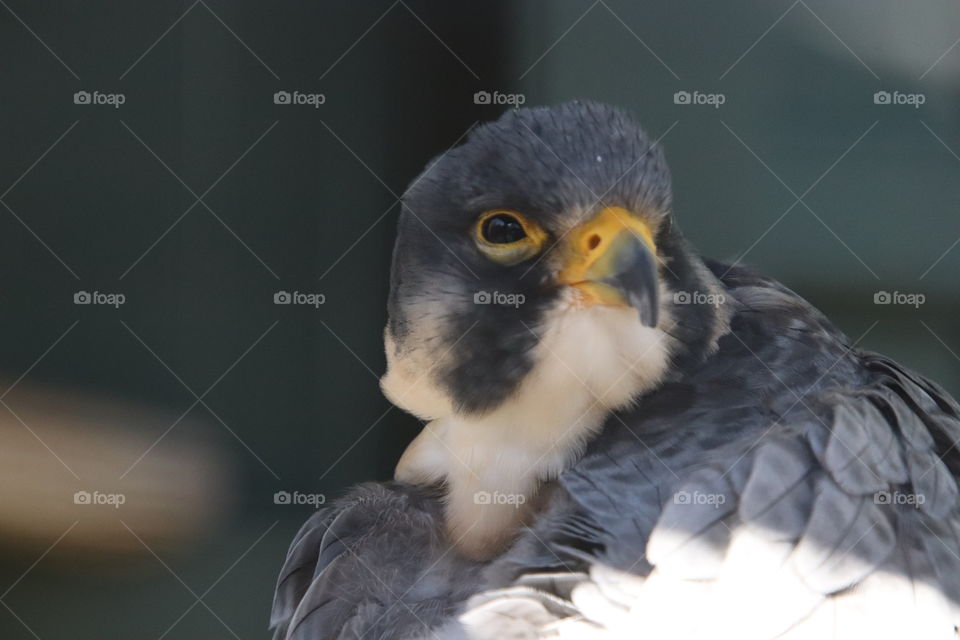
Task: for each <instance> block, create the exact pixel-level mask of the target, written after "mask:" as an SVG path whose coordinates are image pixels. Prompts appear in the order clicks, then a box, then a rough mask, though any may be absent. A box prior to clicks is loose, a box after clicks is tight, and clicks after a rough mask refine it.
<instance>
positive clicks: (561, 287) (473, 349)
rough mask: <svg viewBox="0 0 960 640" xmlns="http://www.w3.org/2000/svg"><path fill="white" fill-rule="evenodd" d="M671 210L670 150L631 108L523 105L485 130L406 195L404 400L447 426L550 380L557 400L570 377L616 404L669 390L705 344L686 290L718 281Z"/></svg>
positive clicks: (396, 336)
mask: <svg viewBox="0 0 960 640" xmlns="http://www.w3.org/2000/svg"><path fill="white" fill-rule="evenodd" d="M671 202H672V195H671V185H670V174H669V171H668V168H667V165H666V162H665V159H664V155H663V152H662V151H661V149H660V147H659V146H658V144H657V143H656V142H655V141H653V140H652V139H651V138H650V137H649V136H648V135H647V134H646V133H645V132H644V131H643V130H642V129H641V128H640V126H639V125H638V124H637V123H636V122H635V121H634V120H633V119H632V118H630V117H629V116H628V115H627V114H626V113H625V112H623V111H621V110H619V109H615V108H612V107H608V106H605V105H601V104H597V103H584V102H571V103H568V104H564V105H560V106H554V107H540V108H530V109H517V110H511V111H508V112H506V113H505V114H504V115H503V116H502V117H501V118H500V119H499V120H497V121H495V122H492V123H488V124H485V125H482V126H479V127H477V128H476V129H474V130H473V131H472V132H471V134H470V135H469V137H468V139H467V141H466V142H465V143H464V144H462V145H461V146H459V147H455V148H453V149H450V150H449V151H447V152H445V153H443V154H442V155H440V156H438V157H437V158H435V159H434V160H433V161H432V162H430V163H429V164H428V166H427V168H426V169H425V171H424V172H423V173H422V174H421V175H420V176H419V177H418V178H417V179H416V180H414V181H413V183H412V184H411V185H410V187H409V188H408V190H407V191H406V192H405V195H404V198H403V208H402V212H401V216H400V221H399V230H398V235H397V241H396V247H395V250H394V258H393V269H392V278H391V293H390V298H389V316H390V318H389V322H388V325H387V328H386V332H385V342H386V351H387V359H388V371H387V374H386V375H385V376H384V378H383V379H382V381H381V385H382V388H383V389H384V392H385V393H386V395H387V396H388V398H390V400H391V401H393V402H394V403H395V404H397V405H398V406H400V407H402V408H404V409H407V410H408V411H411V412H412V413H414V414H417V415H418V416H420V417H422V418H424V419H437V418H442V417H445V416H449V415H453V414H457V415H461V416H471V415H478V416H479V415H483V414H486V413H489V412H491V411H495V410H497V409H498V408H500V407H502V406H504V405H505V404H508V403H510V402H515V401H516V399H517V398H518V396H520V395H522V394H523V393H524V390H525V389H526V390H528V391H529V390H530V389H533V388H535V387H536V386H537V384H538V383H539V386H540V387H541V388H542V387H544V385H545V384H546V382H547V381H553V382H555V383H556V384H555V385H552V392H551V394H546V395H547V396H548V397H545V398H544V399H543V400H544V402H545V403H546V402H551V401H552V402H556V398H557V397H558V395H563V394H564V393H565V389H564V388H563V386H564V385H567V384H569V385H572V386H573V387H578V386H582V387H583V388H584V389H586V390H587V392H588V393H587V395H586V400H591V401H594V402H596V403H599V404H600V405H601V406H603V407H605V408H617V407H618V406H622V405H624V404H625V403H628V402H629V401H630V400H632V399H634V398H636V397H637V396H638V394H640V393H642V392H643V391H645V390H649V389H650V388H652V387H654V386H656V385H657V384H658V383H659V382H660V381H662V380H663V379H664V377H665V376H666V375H667V373H668V370H669V368H670V366H671V362H672V361H674V360H675V355H676V352H677V351H678V349H683V348H685V347H684V345H685V344H688V343H689V342H690V341H689V340H683V339H681V340H680V341H678V340H676V339H675V338H676V337H677V329H678V319H679V317H680V316H682V315H683V314H682V313H681V314H679V315H678V313H676V307H677V305H675V304H674V299H673V296H672V294H673V292H674V291H677V290H680V288H681V287H689V286H700V285H698V284H697V282H699V281H700V280H704V281H706V280H708V275H709V273H708V271H707V270H706V268H705V267H704V266H703V263H702V262H700V261H699V259H697V258H695V256H694V254H693V253H692V251H691V250H689V248H688V245H687V244H686V243H685V242H684V241H683V239H682V237H681V236H680V235H679V233H678V232H677V231H676V229H675V227H674V225H673V224H672V219H671ZM709 284H710V283H709V282H704V283H702V286H703V287H704V288H706V287H707V286H709ZM687 307H688V308H687V309H684V310H681V311H684V312H687V313H688V314H689V312H691V311H692V310H693V309H694V306H693V305H687ZM696 307H697V311H698V312H704V311H706V313H710V310H709V309H708V310H703V309H699V307H700V305H697V306H696ZM714 315H715V314H714ZM702 326H703V328H704V331H703V333H704V334H709V333H711V330H710V329H709V323H703V324H702ZM681 331H682V329H681ZM557 385H559V388H558V387H557ZM570 391H571V393H580V392H581V390H580V389H576V391H574V389H571V390H570ZM551 396H552V398H553V400H550V397H551Z"/></svg>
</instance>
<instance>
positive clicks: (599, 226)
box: [559, 207, 659, 327]
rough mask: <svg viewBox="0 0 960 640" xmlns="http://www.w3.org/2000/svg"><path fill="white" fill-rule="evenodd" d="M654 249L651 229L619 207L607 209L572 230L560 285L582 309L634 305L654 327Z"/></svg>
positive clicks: (656, 298)
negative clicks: (568, 288) (577, 298)
mask: <svg viewBox="0 0 960 640" xmlns="http://www.w3.org/2000/svg"><path fill="white" fill-rule="evenodd" d="M656 253H657V249H656V246H655V245H654V242H653V234H652V233H651V232H650V228H649V227H648V226H647V225H646V224H645V223H644V222H643V221H642V220H640V219H639V218H637V216H635V215H634V214H632V213H630V212H629V211H627V210H626V209H624V208H622V207H606V208H605V209H603V210H601V211H600V212H599V213H598V214H597V215H595V216H594V217H593V218H592V219H591V220H588V221H587V222H585V223H583V224H581V225H580V226H579V227H577V228H575V229H574V230H573V231H572V232H570V234H569V236H568V242H567V247H566V250H565V252H564V254H565V259H564V265H563V268H562V269H561V271H560V276H559V279H560V282H561V283H562V284H565V285H569V286H571V287H574V288H575V289H576V290H577V292H578V293H579V294H580V298H581V300H582V302H583V304H584V305H586V306H593V305H597V304H602V305H612V306H621V307H633V308H634V309H636V310H637V312H638V313H639V314H640V322H642V323H643V325H644V326H647V327H655V326H656V325H657V310H658V290H659V287H658V285H657V258H656Z"/></svg>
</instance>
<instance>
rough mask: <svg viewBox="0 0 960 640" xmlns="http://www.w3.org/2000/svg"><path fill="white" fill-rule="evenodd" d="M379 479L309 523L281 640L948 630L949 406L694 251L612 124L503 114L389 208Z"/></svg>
mask: <svg viewBox="0 0 960 640" xmlns="http://www.w3.org/2000/svg"><path fill="white" fill-rule="evenodd" d="M388 310H389V321H388V324H387V327H386V331H385V346H386V355H387V365H388V366H387V372H386V374H385V375H384V377H383V379H382V381H381V386H382V388H383V391H384V393H385V394H386V396H387V397H388V398H389V399H390V400H391V401H392V402H393V403H394V404H396V405H397V406H399V407H401V408H403V409H405V410H407V411H409V412H411V413H413V414H415V415H416V416H418V417H420V418H422V419H423V420H425V421H427V423H426V427H425V428H424V430H423V432H422V433H421V434H420V435H419V436H418V437H417V438H416V439H415V440H414V441H413V442H412V443H411V444H410V446H409V447H408V449H407V450H406V452H405V453H404V454H403V456H402V458H401V459H400V461H399V463H398V465H397V470H396V476H395V481H393V482H390V483H382V484H368V485H363V486H360V487H357V488H355V489H354V490H352V491H350V492H349V493H347V494H346V495H345V496H344V497H343V498H341V499H340V500H338V501H337V502H336V503H334V504H333V505H331V506H330V507H328V508H326V509H324V510H322V511H320V512H318V513H317V514H316V515H314V516H313V517H312V518H310V520H308V522H307V523H306V524H305V525H304V526H303V528H302V529H301V531H300V532H299V533H298V534H297V536H296V538H295V540H294V542H293V544H292V545H291V548H290V551H289V552H288V555H287V558H286V562H285V563H284V566H283V569H282V571H281V574H280V578H279V582H278V586H277V591H276V596H275V600H274V607H273V613H272V618H271V626H272V627H273V628H274V630H275V637H276V638H290V639H293V638H296V639H304V640H307V639H310V640H319V639H327V638H341V639H347V638H351V639H359V638H368V639H371V640H372V639H374V638H377V639H387V638H397V639H412V638H443V639H446V638H459V639H465V638H484V639H487V638H489V639H491V640H492V639H502V638H547V637H549V638H635V637H646V638H671V639H672V638H704V637H710V638H737V639H738V640H739V639H742V638H757V639H760V638H780V637H783V638H800V637H803V638H806V637H811V638H824V637H839V638H886V637H891V638H893V637H897V638H900V637H905V636H907V635H909V636H910V637H922V638H953V637H955V629H956V627H957V625H958V623H960V608H958V605H960V506H958V488H957V474H958V473H960V452H958V450H957V448H956V444H957V442H958V440H960V406H958V404H957V403H956V402H955V401H954V400H953V399H952V398H951V397H950V396H949V395H948V394H947V393H946V392H945V391H944V390H943V389H941V388H940V387H939V386H937V385H936V384H935V383H933V382H931V381H929V380H927V379H926V378H924V377H922V376H920V375H918V374H916V373H913V372H911V371H909V370H907V369H906V368H904V367H902V366H900V365H899V364H897V363H896V362H894V361H892V360H891V359H889V358H887V357H885V356H882V355H879V354H876V353H871V352H867V351H864V350H862V349H860V348H858V347H857V346H856V344H854V343H852V342H851V341H850V340H849V339H848V338H847V337H846V336H845V335H844V334H843V333H842V332H840V331H839V330H838V329H837V328H836V327H835V326H834V325H833V324H832V323H831V322H830V321H829V320H828V319H827V318H826V317H824V315H823V314H821V313H820V312H819V311H818V310H817V309H815V308H813V307H812V306H811V305H810V304H809V303H807V302H806V301H805V300H803V299H802V298H801V297H799V296H798V295H797V294H795V293H794V292H792V291H790V290H789V289H787V288H786V287H785V286H783V285H782V284H780V283H778V282H776V281H774V280H772V279H770V278H768V277H765V276H763V275H760V274H758V273H756V272H754V271H752V270H750V269H747V268H744V267H741V266H738V265H727V264H721V263H718V262H714V261H711V260H706V259H704V258H701V257H700V256H699V255H698V253H697V252H696V250H695V249H694V248H693V247H692V246H691V245H690V243H689V242H687V240H685V238H684V236H683V235H682V234H681V233H680V231H679V229H678V228H677V225H676V224H675V223H674V221H673V217H672V193H671V184H670V175H669V171H668V169H667V165H666V162H665V159H664V156H663V152H662V150H661V148H660V147H659V145H658V144H657V143H656V142H655V141H654V140H652V139H651V138H650V137H649V136H648V135H647V134H646V133H645V132H644V131H643V130H642V129H641V128H640V126H639V125H638V124H637V123H636V122H635V121H634V120H633V119H632V118H631V117H630V116H629V115H628V114H626V113H625V112H623V111H621V110H619V109H615V108H612V107H609V106H606V105H602V104H597V103H590V102H572V103H568V104H563V105H560V106H555V107H540V108H530V109H517V110H511V111H509V112H507V113H505V114H504V115H503V116H502V117H501V118H500V119H499V120H497V121H496V122H492V123H489V124H486V125H483V126H480V127H478V128H477V129H476V130H474V131H473V132H472V133H471V135H470V137H469V138H468V140H467V141H466V142H465V143H464V144H463V145H462V146H459V147H456V148H454V149H451V150H449V151H447V152H446V153H444V154H442V155H441V156H439V157H437V158H435V159H434V160H433V161H432V162H430V163H429V164H428V166H427V168H426V170H425V171H424V172H423V173H422V174H421V175H420V176H419V177H418V178H416V179H415V180H414V181H413V183H412V184H411V186H410V187H409V188H408V190H407V191H406V192H405V194H404V198H403V209H402V212H401V216H400V221H399V229H398V234H397V241H396V247H395V250H394V258H393V267H392V276H391V291H390V297H389V301H388Z"/></svg>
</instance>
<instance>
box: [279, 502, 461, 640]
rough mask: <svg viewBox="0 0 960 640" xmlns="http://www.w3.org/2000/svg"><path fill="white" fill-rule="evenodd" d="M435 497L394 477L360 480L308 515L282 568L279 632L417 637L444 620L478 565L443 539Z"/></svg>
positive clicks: (308, 638)
mask: <svg viewBox="0 0 960 640" xmlns="http://www.w3.org/2000/svg"><path fill="white" fill-rule="evenodd" d="M441 513H442V505H441V503H440V501H439V500H438V497H437V495H436V494H435V492H434V493H431V492H426V493H425V492H423V491H422V490H419V489H415V488H413V487H407V486H402V485H396V484H387V485H364V486H360V487H357V488H356V489H354V490H353V491H352V492H351V493H349V494H348V495H347V496H345V497H344V498H342V499H340V500H338V501H337V502H336V503H335V504H333V505H332V506H330V507H327V508H326V509H325V510H324V511H322V512H319V513H317V514H315V515H314V516H313V517H311V518H310V520H308V522H307V524H306V525H304V527H303V528H302V529H301V531H300V532H299V533H298V534H297V537H296V538H295V539H294V542H293V544H292V545H291V548H290V551H289V552H288V554H287V559H286V562H285V563H284V566H283V569H282V570H281V572H280V577H279V580H278V583H277V591H276V595H275V598H274V605H273V614H272V617H271V627H272V628H273V629H274V638H275V639H276V640H281V639H284V640H295V639H296V640H326V639H331V640H333V639H338V640H339V639H342V640H347V639H358V638H367V639H368V640H369V639H377V638H392V637H397V638H404V637H415V636H417V635H419V634H420V633H422V632H426V631H427V630H429V629H432V628H434V627H438V626H439V625H441V624H442V623H444V622H445V621H447V620H448V619H449V618H450V617H451V616H452V615H453V614H454V613H455V612H456V611H457V610H458V608H459V606H460V604H461V603H462V602H464V601H465V600H466V599H467V597H468V596H469V595H471V593H472V592H473V591H474V590H475V589H476V584H477V582H478V577H477V573H478V571H479V567H478V566H477V565H476V564H474V563H471V562H470V561H467V560H465V559H463V558H462V557H460V556H459V555H458V554H456V553H452V552H451V550H450V548H449V543H448V542H446V540H445V539H444V538H443V535H442V531H443V527H442V526H441V524H442V518H441Z"/></svg>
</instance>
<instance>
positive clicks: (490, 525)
mask: <svg viewBox="0 0 960 640" xmlns="http://www.w3.org/2000/svg"><path fill="white" fill-rule="evenodd" d="M575 304H576V302H575V301H573V300H572V299H571V300H569V301H564V303H562V304H561V306H560V307H558V308H557V309H555V310H554V312H553V313H552V314H550V317H549V319H548V321H547V322H546V323H545V325H544V327H543V328H542V330H543V334H542V336H541V339H540V341H539V343H538V345H537V347H536V351H535V353H534V362H535V364H534V366H533V368H532V370H531V371H530V372H529V373H528V374H527V375H526V376H525V378H524V380H523V381H522V382H521V384H520V386H519V387H518V389H517V390H516V392H515V393H514V394H513V395H511V397H510V398H509V399H507V400H506V401H505V402H504V403H503V404H501V405H500V406H498V407H497V408H496V409H493V410H492V411H490V412H488V413H485V414H483V415H481V416H472V415H460V414H456V413H449V414H447V415H443V416H441V417H439V418H436V419H434V420H433V421H431V422H430V423H429V424H427V426H426V428H425V429H424V430H423V432H422V433H421V434H420V435H419V436H418V437H417V438H416V439H415V440H414V441H413V442H412V443H411V444H410V446H409V447H408V449H407V451H406V452H405V453H404V455H403V457H402V458H401V459H400V462H399V464H398V465H397V470H396V478H397V479H398V480H401V481H404V482H412V483H416V484H427V483H434V482H437V481H440V480H445V481H446V483H447V486H448V490H449V491H448V496H447V524H448V529H449V533H450V535H451V537H452V539H453V541H454V542H455V544H457V546H458V547H459V548H460V549H461V550H463V551H464V552H466V553H468V554H469V555H472V556H474V557H485V556H489V555H490V554H491V553H493V552H495V551H497V550H498V549H499V548H500V547H501V546H502V545H503V544H504V543H505V542H506V541H507V540H509V538H510V537H512V534H513V533H514V532H515V531H516V528H517V526H518V525H520V524H522V523H523V521H524V519H525V517H526V514H527V513H528V512H529V505H530V503H531V501H532V499H533V497H534V495H535V494H536V492H537V489H538V487H539V486H540V484H541V483H542V482H544V481H546V480H550V479H552V478H555V477H556V476H557V475H559V474H560V472H562V471H563V470H564V469H565V468H566V467H567V466H569V465H570V464H571V463H572V462H573V461H574V460H575V459H576V458H577V457H578V456H579V455H580V453H581V452H582V450H583V447H584V446H585V444H586V442H587V440H588V439H589V438H590V436H591V435H593V434H594V433H596V431H597V430H598V429H599V428H600V426H601V425H602V424H603V421H604V420H605V419H606V417H607V416H608V415H609V414H610V412H611V411H613V410H615V409H619V408H622V407H624V406H626V405H628V404H629V403H630V402H631V401H632V400H634V399H636V398H637V397H638V396H640V395H641V394H642V393H644V392H646V391H649V390H651V389H652V388H654V387H656V386H657V385H658V384H659V383H660V382H661V381H662V379H663V377H664V375H665V373H666V371H667V368H668V365H669V360H670V352H671V339H670V338H669V336H668V335H667V334H666V333H664V332H663V331H662V330H660V329H658V328H647V327H644V326H643V325H642V324H641V323H640V321H639V318H638V315H637V312H636V310H634V309H628V308H617V307H607V306H594V307H589V308H585V309H575V308H573V307H574V306H575ZM663 311H666V310H663ZM668 322H669V318H667V317H664V316H661V326H664V325H665V324H666V323H668ZM529 329H530V330H531V331H537V328H536V327H530V328H529ZM388 377H389V376H388ZM392 384H393V385H394V388H391V389H390V390H389V391H390V393H389V395H390V396H391V399H394V401H395V402H396V401H397V400H396V399H397V398H400V397H402V395H403V391H402V390H401V389H397V388H395V387H396V384H397V383H396V382H395V381H394V382H392ZM385 386H386V385H385ZM421 386H422V385H421ZM422 392H423V390H422V389H419V390H416V391H415V393H417V394H421V393H422ZM398 404H400V403H399V402H398ZM401 406H403V405H402V404H401Z"/></svg>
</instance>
